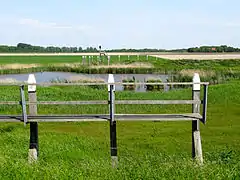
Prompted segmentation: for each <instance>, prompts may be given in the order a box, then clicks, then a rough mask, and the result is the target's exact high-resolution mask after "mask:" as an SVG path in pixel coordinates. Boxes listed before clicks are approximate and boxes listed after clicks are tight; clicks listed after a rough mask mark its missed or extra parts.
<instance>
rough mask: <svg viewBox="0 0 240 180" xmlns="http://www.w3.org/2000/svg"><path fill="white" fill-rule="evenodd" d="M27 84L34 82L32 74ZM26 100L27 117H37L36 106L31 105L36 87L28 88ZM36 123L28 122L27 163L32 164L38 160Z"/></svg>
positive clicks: (35, 97)
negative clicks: (27, 105)
mask: <svg viewBox="0 0 240 180" xmlns="http://www.w3.org/2000/svg"><path fill="white" fill-rule="evenodd" d="M28 82H29V83H34V82H36V79H35V76H34V75H33V74H30V75H29V78H28ZM28 98H29V102H30V103H31V104H30V105H29V115H30V116H36V115H37V104H32V103H36V102H37V94H36V86H34V85H32V86H28ZM38 151H39V146H38V123H37V122H30V144H29V152H28V161H29V163H33V162H35V161H36V160H37V158H38Z"/></svg>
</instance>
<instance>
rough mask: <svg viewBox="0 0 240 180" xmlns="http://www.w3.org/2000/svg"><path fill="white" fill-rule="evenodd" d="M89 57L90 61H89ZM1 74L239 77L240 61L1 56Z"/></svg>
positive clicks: (124, 57) (133, 57) (132, 57)
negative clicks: (208, 74) (188, 73)
mask: <svg viewBox="0 0 240 180" xmlns="http://www.w3.org/2000/svg"><path fill="white" fill-rule="evenodd" d="M89 57H90V58H89ZM0 63H1V65H0V73H1V74H10V73H29V72H39V71H64V72H66V71H67V72H77V73H90V74H91V73H148V74H151V73H162V74H176V73H178V72H179V71H182V70H195V71H213V72H218V73H223V72H224V73H231V74H239V72H240V60H204V61H201V60H168V59H162V58H158V57H153V56H148V57H147V56H143V55H140V56H134V55H133V56H129V57H128V56H120V58H119V56H111V60H110V66H108V60H107V58H106V57H105V58H103V59H102V61H101V62H99V60H98V56H87V57H86V59H85V60H83V59H82V56H0Z"/></svg>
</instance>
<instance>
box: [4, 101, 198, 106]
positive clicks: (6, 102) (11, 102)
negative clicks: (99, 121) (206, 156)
mask: <svg viewBox="0 0 240 180" xmlns="http://www.w3.org/2000/svg"><path fill="white" fill-rule="evenodd" d="M19 104H21V102H19V101H1V102H0V105H19ZM25 104H26V105H31V104H40V105H98V104H99V105H104V104H105V105H107V104H109V102H108V101H101V100H100V101H37V102H28V101H26V103H25ZM115 104H139V105H140V104H141V105H143V104H149V105H152V104H159V105H161V104H162V105H163V104H202V101H198V100H116V101H115Z"/></svg>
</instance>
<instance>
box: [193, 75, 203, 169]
mask: <svg viewBox="0 0 240 180" xmlns="http://www.w3.org/2000/svg"><path fill="white" fill-rule="evenodd" d="M193 83H200V77H199V74H198V73H195V74H194V76H193ZM192 98H193V100H199V101H200V84H193V90H192ZM192 112H193V113H200V104H193V105H192ZM192 157H193V159H195V160H196V161H197V163H198V164H203V157H202V144H201V136H200V124H199V120H194V121H192Z"/></svg>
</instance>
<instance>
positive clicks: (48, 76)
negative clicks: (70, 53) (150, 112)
mask: <svg viewBox="0 0 240 180" xmlns="http://www.w3.org/2000/svg"><path fill="white" fill-rule="evenodd" d="M33 74H34V75H35V77H36V81H37V83H46V82H50V81H51V80H53V79H67V80H72V79H76V78H88V79H89V78H90V79H102V80H104V82H107V80H108V74H78V73H70V72H38V73H33ZM28 75H29V74H7V75H0V81H1V80H4V79H12V80H16V81H20V82H23V81H27V79H28ZM133 77H134V78H135V80H136V81H138V82H145V80H146V79H147V78H154V79H155V78H158V79H159V78H160V79H161V80H162V82H166V80H167V78H168V75H162V74H114V78H115V82H122V80H123V79H133ZM164 89H165V90H167V89H168V87H164ZM116 90H117V91H122V90H123V86H122V85H116ZM136 91H139V92H145V91H146V87H145V86H144V85H140V86H139V87H137V88H136Z"/></svg>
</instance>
